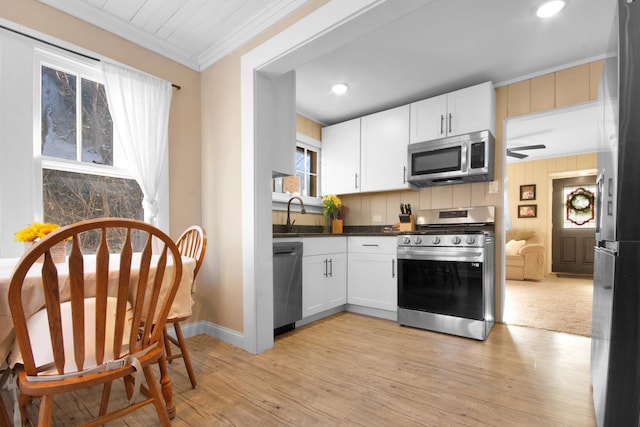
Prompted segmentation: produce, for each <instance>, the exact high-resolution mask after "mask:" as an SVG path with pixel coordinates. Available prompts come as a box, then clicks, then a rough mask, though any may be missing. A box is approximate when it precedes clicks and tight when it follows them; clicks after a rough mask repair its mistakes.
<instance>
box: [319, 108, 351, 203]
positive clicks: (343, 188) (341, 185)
mask: <svg viewBox="0 0 640 427" xmlns="http://www.w3.org/2000/svg"><path fill="white" fill-rule="evenodd" d="M321 169H322V194H323V195H329V194H351V193H358V192H360V119H359V118H358V119H353V120H349V121H346V122H343V123H338V124H335V125H332V126H327V127H324V128H322V167H321Z"/></svg>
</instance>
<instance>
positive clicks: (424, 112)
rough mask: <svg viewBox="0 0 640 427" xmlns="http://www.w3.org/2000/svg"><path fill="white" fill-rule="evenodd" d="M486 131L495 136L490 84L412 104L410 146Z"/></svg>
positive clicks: (493, 96)
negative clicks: (416, 143)
mask: <svg viewBox="0 0 640 427" xmlns="http://www.w3.org/2000/svg"><path fill="white" fill-rule="evenodd" d="M485 129H489V130H491V132H492V133H495V90H494V89H493V83H491V82H485V83H481V84H479V85H476V86H471V87H468V88H465V89H460V90H457V91H455V92H451V93H448V94H445V95H440V96H436V97H433V98H429V99H425V100H422V101H418V102H414V103H413V104H411V131H410V143H411V144H413V143H415V142H422V141H430V140H432V139H438V138H444V137H447V136H454V135H462V134H466V133H470V132H476V131H480V130H485Z"/></svg>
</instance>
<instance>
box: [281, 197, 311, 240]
mask: <svg viewBox="0 0 640 427" xmlns="http://www.w3.org/2000/svg"><path fill="white" fill-rule="evenodd" d="M293 199H298V201H300V206H301V208H300V213H301V214H305V213H307V211H306V210H305V209H304V202H303V201H302V199H301V198H300V197H298V196H295V197H292V198H290V199H289V201H288V202H287V225H286V230H287V233H289V232H291V227H292V226H293V224H294V223H295V222H296V220H295V219H294V220H293V222H291V202H292V201H293Z"/></svg>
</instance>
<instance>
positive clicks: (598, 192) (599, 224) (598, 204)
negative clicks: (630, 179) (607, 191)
mask: <svg viewBox="0 0 640 427" xmlns="http://www.w3.org/2000/svg"><path fill="white" fill-rule="evenodd" d="M603 185H604V171H600V172H598V180H597V181H596V241H600V232H601V230H602V205H603V204H604V200H603V199H602V194H603V191H602V187H603Z"/></svg>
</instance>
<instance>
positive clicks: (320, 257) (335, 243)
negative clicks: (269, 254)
mask: <svg viewBox="0 0 640 427" xmlns="http://www.w3.org/2000/svg"><path fill="white" fill-rule="evenodd" d="M302 242H303V256H302V317H303V318H305V317H308V316H311V315H314V314H317V313H320V312H322V311H325V310H328V309H331V308H334V307H338V306H341V305H344V304H346V302H347V253H346V252H347V238H346V237H311V238H306V239H302Z"/></svg>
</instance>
